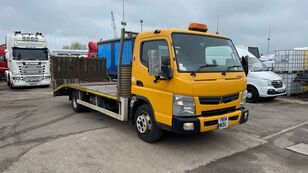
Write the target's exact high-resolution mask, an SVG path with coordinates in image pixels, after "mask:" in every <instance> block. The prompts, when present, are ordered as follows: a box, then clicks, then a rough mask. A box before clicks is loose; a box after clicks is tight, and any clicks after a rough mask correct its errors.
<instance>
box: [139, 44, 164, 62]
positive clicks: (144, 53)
mask: <svg viewBox="0 0 308 173" xmlns="http://www.w3.org/2000/svg"><path fill="white" fill-rule="evenodd" d="M150 50H158V51H159V56H161V61H162V62H161V64H162V68H163V67H170V57H169V49H168V44H167V41H165V40H155V41H145V42H143V43H142V51H141V58H140V60H141V63H142V64H143V65H144V66H146V67H147V68H149V54H148V53H149V51H150Z"/></svg>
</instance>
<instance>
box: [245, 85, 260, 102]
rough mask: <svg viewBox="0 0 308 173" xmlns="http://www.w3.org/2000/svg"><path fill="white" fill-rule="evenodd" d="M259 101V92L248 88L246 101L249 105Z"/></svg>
mask: <svg viewBox="0 0 308 173" xmlns="http://www.w3.org/2000/svg"><path fill="white" fill-rule="evenodd" d="M258 99H259V93H258V90H257V89H256V88H254V87H248V88H247V97H246V101H247V102H248V103H254V102H256V101H258Z"/></svg>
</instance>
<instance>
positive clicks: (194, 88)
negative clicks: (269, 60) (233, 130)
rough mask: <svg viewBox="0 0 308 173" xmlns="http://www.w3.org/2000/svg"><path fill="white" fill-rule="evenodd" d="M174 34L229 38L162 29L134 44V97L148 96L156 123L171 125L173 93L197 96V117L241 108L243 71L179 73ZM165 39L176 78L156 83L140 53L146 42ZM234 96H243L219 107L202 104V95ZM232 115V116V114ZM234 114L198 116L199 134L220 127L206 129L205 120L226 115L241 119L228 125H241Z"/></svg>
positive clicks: (144, 36)
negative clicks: (209, 111) (207, 113)
mask: <svg viewBox="0 0 308 173" xmlns="http://www.w3.org/2000/svg"><path fill="white" fill-rule="evenodd" d="M173 32H181V33H191V34H199V35H200V34H203V35H208V36H215V37H222V38H227V37H226V36H224V35H218V34H213V33H208V32H206V33H205V32H197V31H189V30H177V29H166V30H161V32H160V33H159V34H154V32H144V33H140V34H139V35H138V36H137V38H136V40H135V45H134V53H133V55H134V57H133V63H132V64H133V65H132V66H133V67H132V94H136V95H139V96H143V97H146V98H147V99H148V100H149V101H150V103H151V105H152V107H153V109H154V114H155V119H156V121H157V122H159V123H162V124H165V125H168V126H172V97H173V94H181V95H186V96H194V99H195V105H196V115H201V111H204V110H215V109H222V108H227V107H231V106H235V107H236V108H239V106H240V98H241V95H242V91H243V90H245V89H246V76H245V74H244V72H228V73H227V74H226V75H225V76H224V75H222V74H221V72H219V73H217V72H213V73H198V74H197V75H196V76H195V77H193V76H191V75H190V74H189V73H179V72H177V65H176V59H175V53H174V51H173V47H172V38H171V34H172V33H173ZM157 39H164V40H166V41H167V42H168V47H169V54H170V62H171V68H172V69H173V78H172V79H171V80H170V81H160V82H159V83H154V82H153V80H154V77H153V76H149V73H148V69H147V67H145V66H144V65H143V64H142V63H141V62H140V50H141V44H142V42H143V41H148V40H157ZM137 80H140V81H142V82H143V84H144V86H143V87H139V86H137V85H136V81H137ZM234 93H240V97H239V99H238V100H236V101H233V102H230V103H226V104H224V103H222V104H218V105H201V104H199V100H198V97H199V96H223V95H229V94H234ZM231 114H232V115H231ZM231 114H225V115H219V116H211V117H199V120H200V131H202V132H203V131H208V130H213V129H215V128H217V125H214V126H207V127H205V126H204V122H205V121H210V120H217V119H218V118H219V117H223V116H233V115H234V114H238V115H239V118H238V120H236V121H229V126H232V125H235V124H238V123H239V120H240V117H241V115H240V111H236V112H233V113H231Z"/></svg>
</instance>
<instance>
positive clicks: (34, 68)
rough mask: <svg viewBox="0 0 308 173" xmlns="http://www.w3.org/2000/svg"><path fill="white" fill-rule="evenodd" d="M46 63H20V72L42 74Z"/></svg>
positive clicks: (23, 73) (22, 73)
mask: <svg viewBox="0 0 308 173" xmlns="http://www.w3.org/2000/svg"><path fill="white" fill-rule="evenodd" d="M44 69H45V65H42V64H41V63H38V64H24V63H23V64H22V65H19V72H20V74H21V75H41V74H42V73H44V72H45V71H44Z"/></svg>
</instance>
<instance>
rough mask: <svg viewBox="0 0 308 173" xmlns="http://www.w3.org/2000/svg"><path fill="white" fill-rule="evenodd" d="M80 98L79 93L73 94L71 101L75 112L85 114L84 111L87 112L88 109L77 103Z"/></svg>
mask: <svg viewBox="0 0 308 173" xmlns="http://www.w3.org/2000/svg"><path fill="white" fill-rule="evenodd" d="M78 98H79V97H78V93H77V92H74V93H73V94H72V100H71V102H72V107H73V110H74V111H75V112H83V111H85V110H86V107H85V106H83V105H81V104H79V103H77V99H78Z"/></svg>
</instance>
